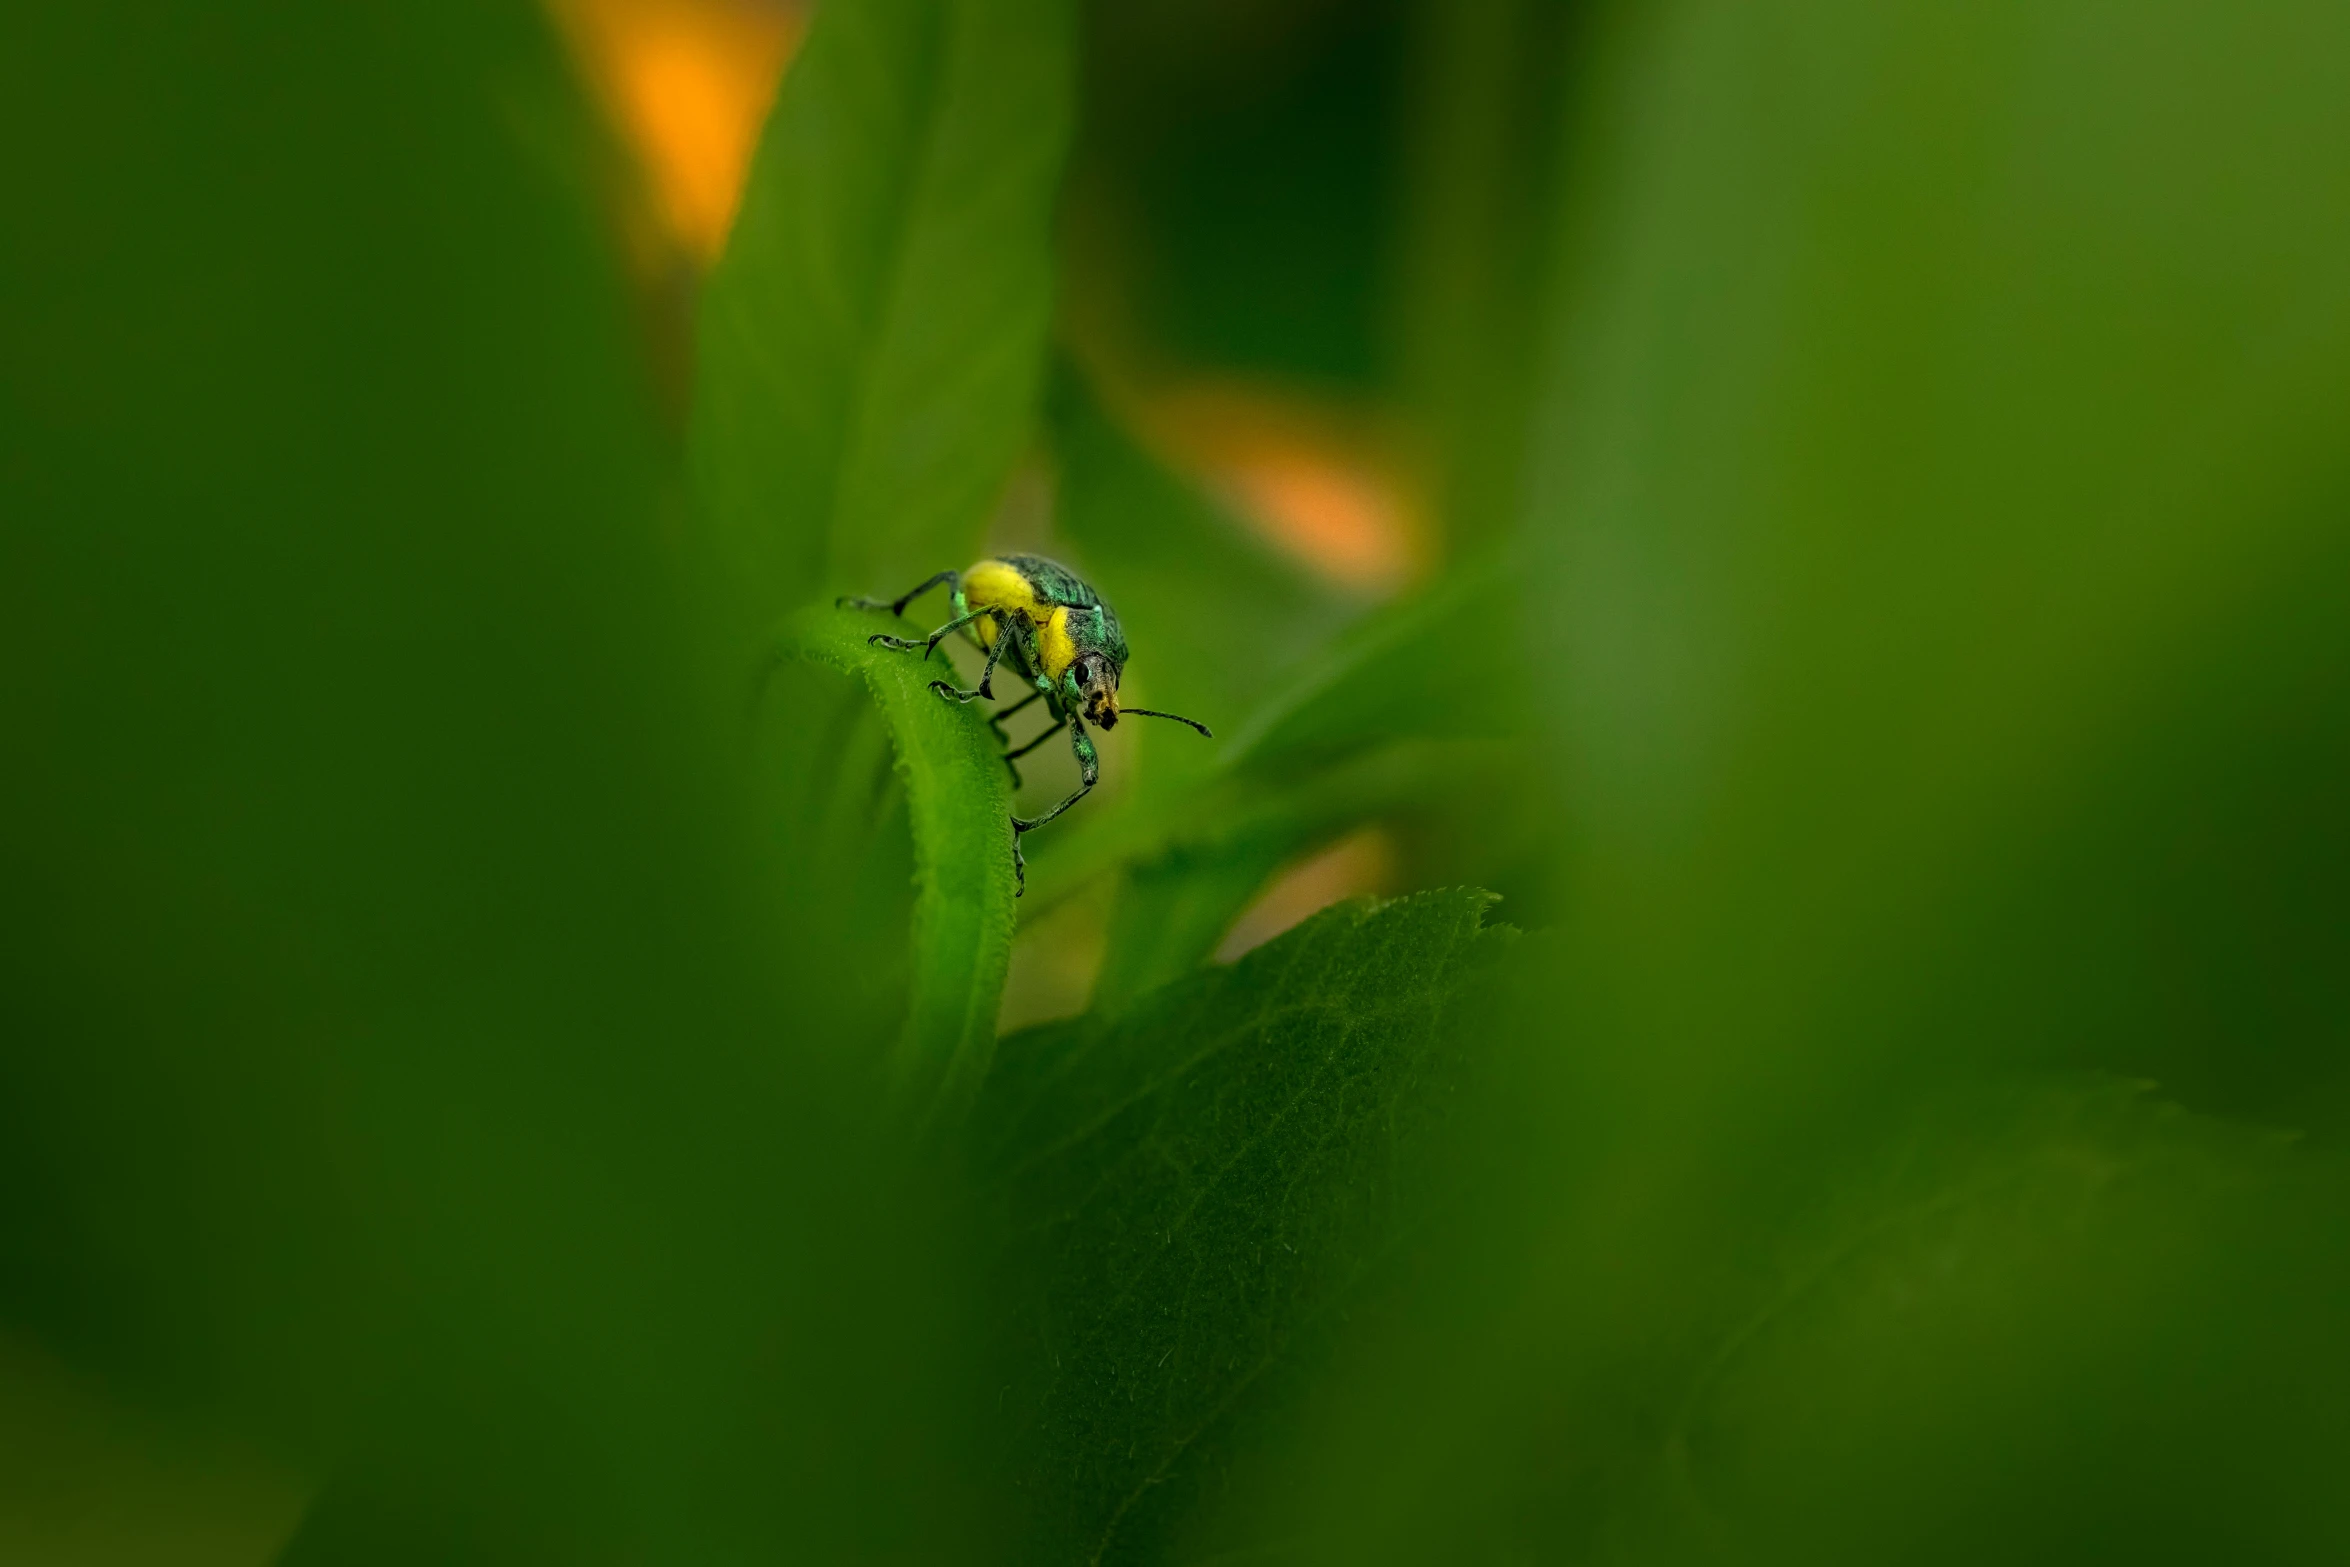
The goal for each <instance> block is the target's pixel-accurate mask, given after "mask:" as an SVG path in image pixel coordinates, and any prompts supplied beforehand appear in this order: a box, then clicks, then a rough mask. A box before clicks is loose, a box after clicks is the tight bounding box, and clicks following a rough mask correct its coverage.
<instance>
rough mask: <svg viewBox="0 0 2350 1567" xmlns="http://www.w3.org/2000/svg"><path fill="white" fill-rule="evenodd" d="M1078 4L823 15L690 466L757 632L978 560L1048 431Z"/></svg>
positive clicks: (728, 272)
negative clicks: (1048, 365) (994, 519)
mask: <svg viewBox="0 0 2350 1567" xmlns="http://www.w3.org/2000/svg"><path fill="white" fill-rule="evenodd" d="M1073 29H1074V21H1073V17H1072V8H1071V6H1070V4H1069V0H853V3H847V4H841V5H828V6H825V7H824V8H823V9H822V10H821V11H820V12H819V14H818V16H817V18H816V20H815V23H814V25H813V26H812V28H811V29H810V32H809V36H808V40H807V43H806V45H805V47H804V49H803V50H802V52H801V54H800V56H799V58H798V59H797V60H795V61H794V62H793V64H792V68H791V71H790V73H789V74H788V76H787V77H786V79H785V82H784V86H783V91H782V95H781V98H780V100H779V101H778V102H777V104H776V107H775V111H774V114H773V116H772V117H771V118H770V120H769V122H768V127H767V132H766V135H765V138H764V139H763V140H762V142H761V144H760V147H759V152H758V156H757V158H756V160H755V162H754V163H753V166H752V170H751V174H750V181H749V185H748V188H747V190H746V191H745V193H744V196H743V203H742V210H741V215H740V217H739V218H738V219H737V221H736V224H735V228H734V232H733V235H732V238H731V240H730V241H729V244H728V247H727V252H726V255H725V257H724V259H723V260H722V261H721V262H720V263H719V265H718V268H717V270H716V271H715V272H714V273H713V275H712V276H711V278H710V281H709V283H708V286H707V288H706V290H705V291H704V294H703V297H702V307H701V308H702V317H701V330H700V344H699V349H698V353H699V362H698V366H697V373H696V384H695V392H694V411H693V435H692V443H691V445H692V469H693V475H694V480H695V485H696V488H697V490H698V492H699V495H700V498H701V502H702V505H703V508H704V511H705V514H706V520H707V523H708V525H709V526H710V527H711V528H712V529H713V530H714V533H715V543H716V546H717V548H718V550H719V551H720V553H721V555H722V557H723V559H724V560H725V562H726V569H727V571H728V574H729V575H730V576H731V577H732V578H733V585H734V587H735V589H736V591H737V592H738V593H739V594H740V596H741V598H742V600H743V604H744V613H745V615H746V616H747V617H748V620H749V622H750V623H751V624H753V625H756V624H759V623H761V622H763V621H766V620H769V619H772V617H774V616H776V615H779V614H781V613H783V612H784V611H786V610H788V609H790V608H791V607H792V606H793V605H794V604H796V603H799V602H804V601H805V600H807V599H809V598H812V597H815V596H816V595H817V593H818V592H819V591H820V590H823V589H827V588H829V589H835V590H846V591H852V592H860V593H891V594H894V593H897V592H899V591H901V590H902V589H904V588H908V587H911V586H912V585H913V584H914V583H915V582H917V581H919V580H920V579H921V578H923V577H925V576H927V575H929V574H930V573H931V572H933V571H936V570H939V569H940V568H941V567H945V566H961V565H964V564H966V563H967V562H968V561H970V560H971V559H972V557H973V556H974V555H975V554H976V553H977V550H978V547H979V541H980V535H981V533H982V531H983V530H984V528H985V527H986V524H987V520H988V514H989V511H990V509H991V508H992V506H993V505H994V503H995V500H996V497H997V494H998V492H999V491H1000V489H1001V488H1002V486H1003V484H1004V482H1005V480H1006V479H1007V478H1008V477H1009V475H1010V473H1011V470H1012V466H1013V463H1014V462H1015V461H1016V460H1017V459H1018V457H1019V455H1020V453H1021V450H1022V448H1023V446H1024V445H1025V444H1026V443H1027V441H1028V440H1029V437H1030V425H1031V420H1032V418H1033V415H1034V407H1033V404H1034V401H1035V394H1036V390H1037V383H1038V377H1039V375H1040V373H1041V368H1042V364H1043V355H1044V346H1045V335H1046V329H1047V326H1048V324H1049V322H1050V318H1051V310H1052V282H1051V280H1052V270H1051V265H1050V258H1049V255H1048V251H1047V241H1048V238H1049V233H1050V226H1051V219H1052V212H1053V203H1054V198H1055V194H1056V192H1057V191H1058V189H1059V185H1060V177H1061V163H1062V157H1063V152H1064V148H1065V144H1066V142H1067V139H1068V134H1069V123H1070V117H1071V108H1070V101H1071V95H1072V83H1071V73H1072V69H1073V65H1072V58H1071V56H1072V50H1073V48H1074V43H1073V37H1072V34H1073Z"/></svg>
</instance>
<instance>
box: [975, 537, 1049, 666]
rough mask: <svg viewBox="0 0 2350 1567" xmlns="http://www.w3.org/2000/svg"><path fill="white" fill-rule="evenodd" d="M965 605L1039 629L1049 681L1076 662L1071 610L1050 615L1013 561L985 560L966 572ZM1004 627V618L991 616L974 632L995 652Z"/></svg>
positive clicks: (1039, 653) (1038, 642)
mask: <svg viewBox="0 0 2350 1567" xmlns="http://www.w3.org/2000/svg"><path fill="white" fill-rule="evenodd" d="M963 601H964V602H965V603H966V604H968V605H970V606H971V608H973V609H975V610H981V609H984V610H1001V611H1003V612H1004V614H1007V615H1008V614H1020V615H1025V616H1026V617H1027V618H1028V621H1029V623H1030V624H1031V625H1033V626H1035V627H1036V654H1037V657H1038V658H1039V659H1040V660H1041V661H1042V662H1043V664H1044V668H1043V670H1042V671H1041V673H1042V674H1043V675H1044V677H1045V679H1047V680H1058V679H1060V678H1061V672H1062V671H1063V670H1065V669H1067V668H1068V667H1069V666H1070V665H1071V664H1072V663H1074V662H1076V659H1077V644H1076V643H1074V642H1073V641H1071V640H1070V638H1069V611H1068V609H1067V607H1066V606H1061V607H1056V608H1054V609H1052V610H1049V611H1048V610H1047V609H1046V608H1045V607H1044V605H1043V604H1042V603H1040V602H1038V600H1037V597H1036V589H1035V588H1034V587H1033V586H1031V585H1030V583H1029V581H1028V579H1027V578H1026V577H1025V576H1023V575H1021V573H1020V568H1019V567H1017V566H1014V565H1012V564H1011V563H1010V562H1009V561H1001V560H983V561H981V562H980V563H979V564H978V565H976V566H973V567H972V568H971V569H970V570H969V571H966V572H964V573H963ZM1002 626H1003V615H994V614H991V615H989V616H988V617H987V618H986V619H985V620H979V621H974V622H973V623H972V626H971V629H972V630H974V631H976V632H977V633H979V635H978V638H977V640H978V643H979V645H980V646H981V647H982V648H992V647H994V646H995V639H996V637H997V636H998V635H999V634H1000V632H1001V630H1002Z"/></svg>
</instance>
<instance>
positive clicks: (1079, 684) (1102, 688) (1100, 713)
mask: <svg viewBox="0 0 2350 1567" xmlns="http://www.w3.org/2000/svg"><path fill="white" fill-rule="evenodd" d="M1120 673H1121V666H1120V665H1119V663H1118V661H1117V660H1116V659H1113V658H1111V657H1110V656H1109V655H1108V654H1107V653H1102V652H1097V651H1092V650H1088V651H1086V652H1083V653H1080V654H1078V655H1077V662H1075V663H1074V664H1071V665H1070V666H1069V680H1070V682H1071V683H1072V684H1074V685H1075V686H1076V688H1077V702H1078V706H1079V709H1080V710H1081V711H1082V712H1083V713H1084V714H1085V721H1086V722H1087V723H1089V724H1092V725H1093V726H1094V727H1095V728H1097V729H1115V728H1117V727H1118V676H1119V674H1120Z"/></svg>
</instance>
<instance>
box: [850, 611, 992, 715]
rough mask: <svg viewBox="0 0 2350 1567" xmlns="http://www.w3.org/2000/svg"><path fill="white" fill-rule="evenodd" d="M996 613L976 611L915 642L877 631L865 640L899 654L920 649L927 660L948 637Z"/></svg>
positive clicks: (911, 639)
mask: <svg viewBox="0 0 2350 1567" xmlns="http://www.w3.org/2000/svg"><path fill="white" fill-rule="evenodd" d="M994 613H995V611H994V610H991V609H975V610H973V611H971V613H970V614H968V615H963V616H960V617H958V618H956V619H954V620H950V621H948V622H947V623H946V624H945V625H943V626H941V627H939V628H938V629H937V630H936V631H933V632H932V633H931V634H930V635H929V636H928V637H926V638H923V639H920V640H915V639H913V638H909V637H893V636H888V635H886V634H884V633H882V632H879V631H876V632H875V633H874V634H873V635H871V636H869V637H867V638H866V639H865V640H866V641H867V642H870V643H872V644H873V645H874V646H875V647H885V648H888V649H890V650H891V651H893V652H897V653H911V652H913V651H914V649H916V648H920V649H921V650H922V657H923V658H924V659H925V660H927V659H928V658H929V657H930V655H931V654H933V653H935V652H937V651H938V644H939V643H940V642H941V641H942V640H944V639H945V638H946V637H948V636H950V635H952V634H953V633H955V632H957V631H960V630H962V629H963V628H964V627H965V626H968V625H970V624H971V623H972V622H974V621H979V620H985V619H986V618H987V617H988V616H990V615H992V614H994ZM996 640H997V641H999V642H1000V641H1002V640H1003V639H1002V638H1001V637H998V638H997V639H996ZM966 700H967V699H966Z"/></svg>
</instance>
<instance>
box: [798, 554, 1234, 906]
mask: <svg viewBox="0 0 2350 1567" xmlns="http://www.w3.org/2000/svg"><path fill="white" fill-rule="evenodd" d="M941 583H944V584H945V585H946V589H947V593H948V596H949V597H950V598H951V599H952V600H953V602H954V607H955V614H954V618H953V619H952V620H949V621H948V622H947V623H946V624H945V625H943V626H941V627H939V628H938V629H937V630H936V631H933V632H932V633H930V635H929V636H928V637H925V638H920V639H914V638H907V637H893V636H889V635H887V634H886V633H880V632H876V633H875V634H874V635H872V636H870V637H867V638H866V639H865V640H866V641H867V642H869V643H871V644H872V645H874V646H875V647H886V648H894V649H896V650H897V651H899V652H901V653H911V652H913V651H914V650H915V649H916V648H920V649H921V650H922V656H923V657H924V658H925V659H927V658H929V657H930V655H931V654H932V653H933V652H935V651H936V650H937V648H938V644H939V643H940V642H941V641H942V640H944V639H945V638H947V637H948V636H951V635H953V634H954V633H955V632H958V631H960V632H961V633H963V635H964V636H966V637H968V638H969V639H970V640H971V643H972V645H973V646H975V647H977V648H978V649H979V650H980V651H981V652H983V653H985V654H986V655H987V662H986V664H985V665H984V666H983V667H982V668H981V669H980V671H979V684H978V685H976V686H974V687H972V688H971V689H970V690H968V691H965V690H963V689H961V688H960V687H958V686H956V685H955V684H953V683H952V682H951V681H946V680H933V681H932V682H930V689H931V690H933V691H936V692H937V693H938V694H939V695H940V697H942V698H944V699H945V700H947V701H949V702H969V701H972V700H974V699H976V698H979V697H985V698H986V699H987V700H989V701H991V702H992V701H994V700H995V689H994V685H993V682H994V680H995V670H996V665H997V664H998V663H1001V662H1003V661H1004V660H1005V659H1007V658H1008V659H1010V661H1011V664H1012V668H1013V670H1014V671H1015V672H1016V673H1017V674H1019V675H1020V676H1021V677H1022V678H1024V679H1025V680H1026V681H1027V682H1028V683H1029V684H1030V685H1031V686H1034V687H1035V689H1034V690H1033V691H1031V692H1029V693H1028V695H1026V696H1024V697H1022V698H1021V699H1020V700H1019V701H1017V702H1014V703H1013V704H1012V705H1011V706H1009V707H1000V708H997V709H996V710H995V712H993V713H992V714H990V715H989V716H988V722H989V723H991V724H993V725H995V727H996V735H997V737H998V738H999V739H1001V740H1002V741H1003V742H1004V744H1005V745H1006V747H1009V746H1010V745H1011V738H1010V736H1009V735H1008V734H1006V733H1005V731H1004V728H1003V723H1004V720H1005V719H1007V718H1009V717H1011V716H1012V715H1013V714H1014V713H1017V712H1019V711H1020V710H1021V709H1022V708H1024V707H1027V706H1028V705H1029V704H1030V703H1032V702H1039V701H1041V702H1043V703H1044V705H1045V710H1046V711H1047V712H1049V713H1051V714H1052V717H1053V721H1052V724H1051V726H1050V727H1049V728H1047V729H1046V730H1045V731H1044V732H1043V733H1042V734H1040V735H1038V736H1037V737H1036V738H1035V739H1033V740H1031V741H1029V742H1028V743H1027V744H1026V745H1023V746H1021V747H1020V748H1019V749H1018V750H1010V749H1007V750H1006V751H1005V752H1004V763H1005V765H1006V766H1008V767H1010V768H1011V769H1012V782H1013V783H1014V784H1017V783H1019V781H1020V769H1019V766H1018V765H1017V764H1018V761H1019V759H1020V758H1021V757H1023V756H1026V755H1027V754H1028V753H1029V752H1031V751H1033V750H1035V749H1036V748H1037V747H1038V746H1040V745H1042V744H1044V743H1045V742H1046V741H1047V740H1050V739H1051V738H1052V737H1053V736H1054V735H1056V734H1059V733H1060V732H1061V730H1062V729H1063V728H1064V727H1066V728H1067V729H1068V731H1069V746H1070V749H1071V750H1073V751H1075V752H1076V753H1077V771H1078V777H1079V782H1078V785H1077V789H1076V792H1074V793H1073V794H1071V795H1070V796H1069V797H1068V798H1067V799H1065V800H1063V801H1062V802H1061V803H1060V804H1058V805H1056V806H1054V807H1053V808H1052V809H1051V810H1049V811H1047V812H1045V813H1044V814H1043V815H1042V816H1037V817H1022V816H1020V815H1018V814H1017V813H1015V814H1014V815H1013V817H1012V871H1013V874H1014V876H1015V877H1016V878H1017V879H1018V883H1019V892H1021V893H1025V892H1026V891H1027V890H1028V872H1027V864H1026V862H1025V861H1024V860H1023V859H1022V858H1021V855H1020V838H1021V835H1022V834H1024V833H1031V832H1034V831H1036V829H1037V828H1039V827H1042V826H1043V825H1044V824H1045V823H1046V822H1049V821H1051V820H1052V819H1053V818H1054V817H1056V816H1058V815H1060V814H1061V813H1062V812H1063V811H1065V810H1067V809H1068V808H1069V807H1070V806H1072V805H1075V804H1076V803H1077V802H1078V801H1079V800H1082V799H1084V798H1085V796H1086V794H1087V793H1088V792H1089V791H1090V790H1091V789H1092V788H1093V786H1094V784H1095V782H1096V781H1097V780H1098V779H1099V778H1100V776H1101V759H1100V758H1099V757H1098V756H1096V755H1095V754H1094V749H1093V741H1092V739H1091V738H1090V737H1089V736H1088V735H1087V734H1086V732H1085V728H1086V725H1088V724H1091V725H1093V726H1094V727H1095V728H1098V729H1115V728H1117V727H1118V720H1119V719H1120V718H1171V719H1173V720H1174V721H1175V722H1176V723H1179V724H1188V725H1190V726H1191V727H1192V728H1193V729H1196V730H1198V731H1199V732H1200V733H1201V734H1203V735H1205V736H1207V738H1209V739H1211V740H1213V739H1214V738H1215V735H1214V733H1213V732H1212V731H1211V730H1210V729H1209V728H1208V726H1207V725H1206V724H1203V723H1201V722H1200V721H1199V720H1198V719H1196V718H1185V717H1184V716H1183V715H1182V714H1180V713H1160V712H1154V711H1153V710H1151V709H1150V708H1147V707H1124V708H1122V707H1120V706H1119V705H1118V681H1119V678H1120V676H1122V675H1123V674H1124V673H1125V671H1126V658H1127V651H1126V634H1125V632H1124V631H1122V630H1120V629H1119V626H1118V613H1117V611H1115V610H1113V609H1111V608H1110V606H1109V605H1108V604H1107V603H1105V602H1103V600H1102V596H1101V595H1100V594H1099V593H1097V592H1095V591H1094V589H1093V585H1092V584H1091V583H1088V582H1087V581H1086V580H1085V579H1084V578H1083V577H1080V576H1078V575H1077V573H1075V572H1074V571H1071V570H1070V569H1069V568H1068V567H1066V566H1064V565H1062V564H1061V563H1060V562H1058V561H1051V560H1047V559H1045V558H1044V557H1043V556H1042V555H999V556H994V557H991V558H990V559H987V560H983V561H980V562H979V563H978V564H977V565H975V566H973V567H971V568H970V569H969V570H968V571H952V570H949V571H942V572H939V573H937V574H936V575H934V576H931V577H928V578H925V579H924V580H923V581H922V582H921V583H920V584H918V585H917V586H915V587H912V588H909V589H907V590H906V591H905V592H904V593H903V594H901V595H899V596H898V597H897V598H894V599H871V598H844V599H841V600H840V601H839V602H840V604H841V606H842V607H843V608H847V609H886V610H888V611H889V612H890V613H891V614H893V615H903V614H904V613H905V612H906V606H907V605H908V604H911V603H913V602H914V600H916V599H918V598H920V597H921V596H922V595H923V594H925V593H928V592H929V591H930V590H931V589H932V588H935V587H937V586H939V585H940V584H941ZM1017 895H1018V894H1017V893H1016V894H1015V896H1017Z"/></svg>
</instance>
